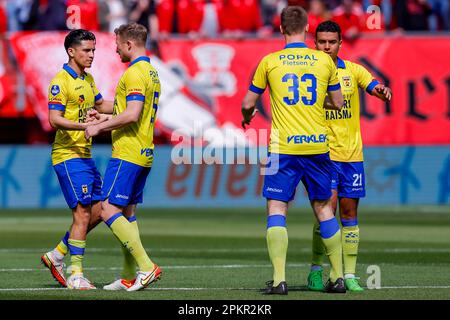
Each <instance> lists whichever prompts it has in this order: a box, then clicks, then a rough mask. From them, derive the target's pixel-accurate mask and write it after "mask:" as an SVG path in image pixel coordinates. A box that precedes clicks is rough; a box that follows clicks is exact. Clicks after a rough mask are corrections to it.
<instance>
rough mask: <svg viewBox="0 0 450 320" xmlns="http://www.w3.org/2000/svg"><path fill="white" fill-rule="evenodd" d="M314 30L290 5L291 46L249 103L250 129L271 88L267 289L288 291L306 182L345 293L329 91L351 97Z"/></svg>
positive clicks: (263, 67) (268, 65)
mask: <svg viewBox="0 0 450 320" xmlns="http://www.w3.org/2000/svg"><path fill="white" fill-rule="evenodd" d="M307 30H308V18H307V13H306V11H305V10H304V9H303V8H302V7H299V6H288V7H286V8H284V9H283V11H282V12H281V27H280V31H281V33H282V34H283V36H284V38H285V41H286V46H285V48H284V49H283V50H280V51H277V52H274V53H272V54H269V55H267V56H265V57H264V58H263V59H262V60H261V62H260V63H259V65H258V68H257V69H256V72H255V75H254V77H253V81H252V84H251V85H250V88H249V91H248V92H247V94H246V96H245V98H244V101H243V103H242V115H243V121H242V124H243V127H244V128H245V125H246V124H249V123H250V121H251V119H252V118H253V116H254V115H255V110H256V109H255V105H256V101H257V100H258V98H259V97H260V95H261V94H262V93H263V92H264V90H265V89H266V87H267V86H269V88H270V103H271V111H272V128H271V135H270V146H269V154H270V157H269V165H268V167H267V168H266V175H265V177H264V187H263V196H264V197H265V198H266V199H267V214H268V216H267V233H266V239H267V247H268V251H269V257H270V260H271V262H272V265H273V280H272V281H269V282H268V283H267V288H266V291H265V293H266V294H287V293H288V287H287V284H286V279H285V264H286V253H287V247H288V235H287V228H286V214H287V209H288V203H289V202H290V201H291V200H292V199H293V198H294V196H295V189H296V187H297V185H298V183H299V182H300V180H301V181H302V182H303V184H304V186H305V188H306V190H307V192H308V197H309V200H310V202H311V206H312V208H313V211H314V213H315V215H316V218H317V220H318V223H319V225H320V235H321V237H322V240H323V242H324V244H325V248H326V254H327V255H328V257H329V259H330V263H331V272H330V281H329V282H328V285H327V291H328V292H332V293H345V286H344V280H343V271H342V244H341V234H340V228H339V223H338V221H337V220H336V218H335V217H334V215H333V210H332V207H331V178H332V177H331V170H332V163H331V160H330V157H329V148H328V143H327V127H326V122H325V110H324V108H323V104H324V100H325V96H326V94H327V92H328V96H329V97H330V100H331V102H332V103H333V105H334V107H335V108H336V109H338V110H339V109H341V108H342V105H343V97H342V94H341V90H340V85H339V80H338V78H337V70H336V66H335V64H334V63H333V61H332V59H331V58H330V56H329V55H327V54H325V53H323V52H321V51H317V50H314V49H309V48H308V47H307V46H306V44H305V43H304V42H305V37H306V32H307ZM88 130H89V129H88Z"/></svg>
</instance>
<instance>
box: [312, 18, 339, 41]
mask: <svg viewBox="0 0 450 320" xmlns="http://www.w3.org/2000/svg"><path fill="white" fill-rule="evenodd" d="M318 32H336V33H337V34H338V37H339V40H341V27H339V25H338V24H337V23H336V22H334V21H324V22H321V23H320V24H319V25H318V26H317V29H316V38H317V33H318Z"/></svg>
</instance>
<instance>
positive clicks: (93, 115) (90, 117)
mask: <svg viewBox="0 0 450 320" xmlns="http://www.w3.org/2000/svg"><path fill="white" fill-rule="evenodd" d="M94 120H100V113H99V112H98V111H97V110H95V109H90V110H89V111H88V112H87V114H86V122H92V121H94Z"/></svg>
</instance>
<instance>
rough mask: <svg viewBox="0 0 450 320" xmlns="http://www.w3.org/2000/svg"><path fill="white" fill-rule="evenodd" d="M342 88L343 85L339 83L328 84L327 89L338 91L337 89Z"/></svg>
mask: <svg viewBox="0 0 450 320" xmlns="http://www.w3.org/2000/svg"><path fill="white" fill-rule="evenodd" d="M340 88H341V85H340V84H339V83H337V84H333V85H331V86H328V89H327V91H336V90H339V89H340Z"/></svg>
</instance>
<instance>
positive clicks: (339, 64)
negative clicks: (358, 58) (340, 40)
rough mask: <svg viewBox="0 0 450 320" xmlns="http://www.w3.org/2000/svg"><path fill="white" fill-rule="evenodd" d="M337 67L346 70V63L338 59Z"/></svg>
mask: <svg viewBox="0 0 450 320" xmlns="http://www.w3.org/2000/svg"><path fill="white" fill-rule="evenodd" d="M337 67H338V68H341V69H345V62H344V60H342V59H341V58H339V57H337Z"/></svg>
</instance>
